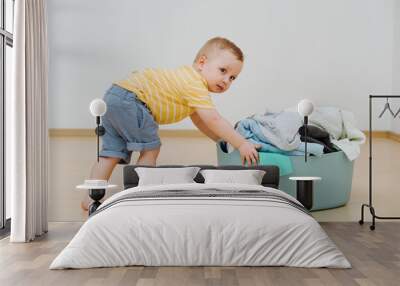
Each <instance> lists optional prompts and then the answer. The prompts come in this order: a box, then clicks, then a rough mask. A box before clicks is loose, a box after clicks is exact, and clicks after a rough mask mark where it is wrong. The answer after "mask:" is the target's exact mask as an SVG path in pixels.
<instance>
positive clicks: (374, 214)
mask: <svg viewBox="0 0 400 286" xmlns="http://www.w3.org/2000/svg"><path fill="white" fill-rule="evenodd" d="M374 98H386V99H389V98H400V95H370V96H369V134H368V136H369V203H368V204H362V206H361V219H360V220H359V221H358V223H359V224H364V207H367V208H369V211H370V213H371V215H372V225H370V226H369V228H370V229H371V230H374V229H375V219H400V217H383V216H378V215H377V214H376V213H375V208H374V207H373V205H372V100H373V99H374Z"/></svg>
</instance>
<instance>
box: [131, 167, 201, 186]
mask: <svg viewBox="0 0 400 286" xmlns="http://www.w3.org/2000/svg"><path fill="white" fill-rule="evenodd" d="M199 170H200V168H199V167H180V168H146V167H137V168H135V171H136V173H137V174H138V176H139V183H138V186H148V185H165V184H186V183H195V181H194V180H193V179H194V178H195V177H196V175H197V173H198V172H199Z"/></svg>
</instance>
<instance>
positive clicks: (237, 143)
mask: <svg viewBox="0 0 400 286" xmlns="http://www.w3.org/2000/svg"><path fill="white" fill-rule="evenodd" d="M196 114H197V115H198V117H199V120H201V121H202V122H203V124H204V125H205V126H207V128H208V129H209V130H210V131H211V132H212V133H214V134H215V135H216V136H217V137H218V138H221V139H224V140H225V141H226V142H228V143H230V144H231V145H232V146H233V147H235V148H236V149H238V150H239V152H240V156H241V158H242V163H243V164H244V163H245V161H247V163H248V164H249V165H251V164H252V163H254V164H257V161H258V152H257V150H256V148H257V145H254V144H252V143H250V142H249V141H247V140H246V139H245V138H244V137H243V136H242V135H240V134H239V133H238V132H236V131H235V129H234V128H233V126H232V125H231V124H230V123H229V122H228V121H227V120H226V119H224V118H223V117H222V116H221V115H220V114H219V113H218V111H217V110H216V109H208V108H196Z"/></svg>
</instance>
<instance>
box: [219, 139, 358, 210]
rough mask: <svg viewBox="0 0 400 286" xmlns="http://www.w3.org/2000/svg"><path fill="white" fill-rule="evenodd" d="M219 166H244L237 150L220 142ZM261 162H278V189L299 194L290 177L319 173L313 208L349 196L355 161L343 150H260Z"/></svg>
mask: <svg viewBox="0 0 400 286" xmlns="http://www.w3.org/2000/svg"><path fill="white" fill-rule="evenodd" d="M217 157H218V165H241V159H240V154H239V152H238V151H237V150H235V151H233V152H231V153H226V152H224V151H223V150H222V149H221V146H220V144H217ZM259 157H260V162H259V164H260V165H277V166H278V167H279V169H280V180H279V189H280V190H282V191H284V192H286V193H288V194H289V195H291V196H293V197H296V182H294V181H291V180H289V177H292V176H294V177H298V176H313V177H314V176H316V177H321V178H322V179H321V180H320V181H315V182H314V201H313V208H312V210H323V209H329V208H335V207H340V206H343V205H345V204H346V203H347V202H348V201H349V199H350V193H351V186H352V180H353V165H354V162H352V161H350V160H348V159H347V157H346V155H345V154H344V153H343V151H338V152H333V153H327V154H324V155H322V156H321V157H315V156H308V157H307V162H304V157H303V156H286V155H282V154H276V153H263V152H260V153H259Z"/></svg>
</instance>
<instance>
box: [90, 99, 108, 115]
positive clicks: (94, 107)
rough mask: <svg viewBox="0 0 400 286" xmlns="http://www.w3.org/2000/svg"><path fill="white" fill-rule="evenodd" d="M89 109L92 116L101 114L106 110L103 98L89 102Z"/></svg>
mask: <svg viewBox="0 0 400 286" xmlns="http://www.w3.org/2000/svg"><path fill="white" fill-rule="evenodd" d="M89 109H90V113H91V114H92V115H93V116H103V115H104V114H105V113H106V111H107V105H106V103H105V102H104V100H102V99H100V98H96V99H93V100H92V102H91V103H90V107H89Z"/></svg>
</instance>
